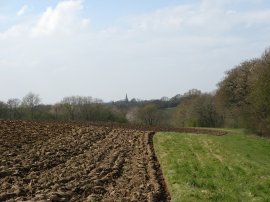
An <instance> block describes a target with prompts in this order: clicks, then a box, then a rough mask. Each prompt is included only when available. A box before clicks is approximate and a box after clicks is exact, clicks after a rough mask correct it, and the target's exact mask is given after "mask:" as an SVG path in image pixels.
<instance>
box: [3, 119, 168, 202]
mask: <svg viewBox="0 0 270 202" xmlns="http://www.w3.org/2000/svg"><path fill="white" fill-rule="evenodd" d="M153 134H154V133H153V132H149V131H139V130H136V129H124V128H115V127H110V126H93V125H88V124H75V123H38V122H24V121H0V201H25V200H31V201H168V200H170V196H169V194H168V192H167V189H166V186H165V183H164V179H163V177H162V173H161V170H160V167H159V163H158V161H157V159H156V156H155V154H154V149H153V142H152V141H153Z"/></svg>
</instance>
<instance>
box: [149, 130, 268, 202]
mask: <svg viewBox="0 0 270 202" xmlns="http://www.w3.org/2000/svg"><path fill="white" fill-rule="evenodd" d="M228 131H229V135H225V136H219V137H217V136H210V135H196V134H183V133H158V134H156V135H155V136H154V146H155V150H156V153H157V156H158V159H159V161H160V163H161V167H162V170H163V173H164V175H165V178H166V181H167V184H168V188H169V190H170V192H171V195H172V201H270V140H269V139H263V138H259V137H256V136H253V135H244V134H243V131H241V130H237V131H236V130H228Z"/></svg>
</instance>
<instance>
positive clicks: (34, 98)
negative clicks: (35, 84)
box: [22, 92, 41, 119]
mask: <svg viewBox="0 0 270 202" xmlns="http://www.w3.org/2000/svg"><path fill="white" fill-rule="evenodd" d="M40 101H41V100H40V98H39V95H37V94H34V93H32V92H30V93H28V94H27V95H26V96H24V97H23V99H22V105H23V106H25V107H27V108H28V109H29V110H30V115H31V119H33V118H34V111H35V109H36V107H37V106H38V105H39V104H40Z"/></svg>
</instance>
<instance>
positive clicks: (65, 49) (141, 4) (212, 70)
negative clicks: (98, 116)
mask: <svg viewBox="0 0 270 202" xmlns="http://www.w3.org/2000/svg"><path fill="white" fill-rule="evenodd" d="M269 19H270V1H269V0H189V1H188V0H166V1H165V0H136V1H131V0H114V1H111V0H98V1H97V0H95V1H94V0H62V1H57V0H46V1H44V0H42V1H36V0H9V1H2V0H0V92H1V93H0V100H2V101H7V100H8V99H9V98H20V99H21V98H22V97H23V96H25V95H26V94H27V93H29V92H33V93H36V94H38V95H39V96H40V98H41V99H42V102H43V103H47V104H53V103H56V102H59V101H61V100H62V98H63V97H66V96H73V95H80V96H92V97H94V98H101V99H103V100H104V101H106V102H108V101H113V100H114V101H116V100H120V99H124V98H125V95H126V93H127V94H128V97H129V98H139V99H159V98H161V97H163V96H167V97H172V96H174V95H176V94H183V93H185V92H186V91H188V90H189V89H193V88H196V89H200V90H202V91H203V92H211V91H214V90H215V89H216V88H217V83H218V82H219V81H221V80H222V79H223V78H224V76H225V72H226V71H228V70H229V69H232V68H234V67H235V66H236V65H238V64H240V63H241V62H243V61H244V60H247V59H252V58H257V57H260V55H261V54H262V53H263V51H264V50H265V49H266V48H269V47H270V35H269V33H270V20H269Z"/></svg>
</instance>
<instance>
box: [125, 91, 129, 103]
mask: <svg viewBox="0 0 270 202" xmlns="http://www.w3.org/2000/svg"><path fill="white" fill-rule="evenodd" d="M125 102H128V96H127V93H126V99H125Z"/></svg>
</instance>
